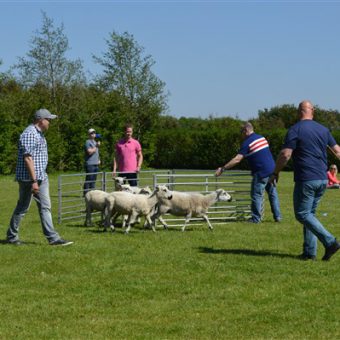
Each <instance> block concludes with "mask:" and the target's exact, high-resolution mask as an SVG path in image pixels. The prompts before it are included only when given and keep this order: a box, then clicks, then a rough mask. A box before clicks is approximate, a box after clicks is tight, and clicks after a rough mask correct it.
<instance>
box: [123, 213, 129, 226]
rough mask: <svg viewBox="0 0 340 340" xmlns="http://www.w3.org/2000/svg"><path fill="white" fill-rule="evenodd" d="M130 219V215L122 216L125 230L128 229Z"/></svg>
mask: <svg viewBox="0 0 340 340" xmlns="http://www.w3.org/2000/svg"><path fill="white" fill-rule="evenodd" d="M128 219H129V215H123V216H122V228H123V229H124V228H125V227H126V224H127V221H128Z"/></svg>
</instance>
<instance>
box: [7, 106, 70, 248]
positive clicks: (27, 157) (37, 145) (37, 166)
mask: <svg viewBox="0 0 340 340" xmlns="http://www.w3.org/2000/svg"><path fill="white" fill-rule="evenodd" d="M55 118H57V116H56V115H52V114H51V113H50V112H49V111H48V110H46V109H40V110H38V111H37V112H36V113H35V117H34V123H33V124H31V125H29V126H28V127H27V128H26V129H25V130H24V132H23V133H22V134H21V135H20V139H19V144H18V160H17V167H16V176H15V178H16V180H17V181H18V183H19V200H18V203H17V206H16V208H15V210H14V212H13V215H12V218H11V221H10V226H9V228H8V230H7V242H8V243H10V244H15V245H21V244H22V242H21V241H20V240H19V236H18V233H19V225H20V222H21V219H22V218H23V217H24V215H25V214H26V212H27V211H28V209H29V207H30V204H31V200H32V197H33V198H34V199H35V201H36V202H37V206H38V210H39V214H40V220H41V226H42V229H43V233H44V235H45V237H46V238H47V241H48V243H49V244H50V245H61V246H66V245H70V244H72V243H73V242H70V241H65V240H63V239H62V238H61V237H60V236H59V234H58V233H57V231H56V230H55V229H54V226H53V221H52V214H51V200H50V192H49V182H48V176H47V173H46V168H47V163H48V152H47V143H46V139H45V137H44V132H45V131H47V130H48V128H49V126H50V122H51V120H52V119H55Z"/></svg>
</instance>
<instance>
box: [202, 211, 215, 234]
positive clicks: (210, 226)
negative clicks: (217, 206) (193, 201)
mask: <svg viewBox="0 0 340 340" xmlns="http://www.w3.org/2000/svg"><path fill="white" fill-rule="evenodd" d="M202 217H203V218H204V219H205V221H206V222H207V223H208V226H209V229H210V230H213V229H214V228H213V226H212V225H211V223H210V221H209V218H208V216H207V215H206V214H203V215H202Z"/></svg>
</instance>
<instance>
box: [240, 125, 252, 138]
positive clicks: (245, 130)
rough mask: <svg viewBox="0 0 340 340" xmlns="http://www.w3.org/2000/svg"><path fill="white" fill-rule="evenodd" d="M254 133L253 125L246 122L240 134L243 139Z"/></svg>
mask: <svg viewBox="0 0 340 340" xmlns="http://www.w3.org/2000/svg"><path fill="white" fill-rule="evenodd" d="M253 132H254V127H253V124H252V123H250V122H246V123H244V124H243V125H242V128H241V133H242V136H243V137H244V138H246V137H248V136H250V135H251V134H252V133H253Z"/></svg>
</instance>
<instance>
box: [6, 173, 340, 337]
mask: <svg viewBox="0 0 340 340" xmlns="http://www.w3.org/2000/svg"><path fill="white" fill-rule="evenodd" d="M0 184H1V187H2V190H1V192H2V196H1V198H0V201H1V205H0V206H1V219H0V231H1V236H0V239H1V240H4V239H5V233H6V229H7V227H8V222H9V219H10V216H11V214H12V211H13V209H14V207H15V204H16V200H17V191H18V189H17V183H15V182H14V181H13V179H12V177H0ZM50 184H51V194H52V197H53V200H52V201H53V213H54V217H55V223H56V221H57V218H56V217H57V216H56V212H57V201H56V190H57V176H51V177H50ZM292 188H293V181H292V174H290V173H284V174H283V175H282V176H281V179H280V182H279V186H278V190H279V195H280V200H281V207H282V212H283V217H284V220H283V222H282V223H280V224H277V223H274V222H273V221H272V218H271V216H270V214H269V207H268V205H266V217H265V221H264V223H262V224H260V225H252V224H247V223H243V222H230V223H226V224H225V225H221V226H216V227H215V229H214V231H213V232H209V231H208V228H207V226H206V225H205V224H204V225H203V226H201V227H191V226H190V225H189V226H188V227H187V231H186V232H184V233H182V232H180V229H179V228H176V229H171V230H168V231H165V230H162V229H159V231H158V232H157V233H152V232H151V231H150V230H146V231H144V230H142V229H138V228H132V230H131V234H130V235H124V234H123V233H122V232H121V231H120V230H119V229H118V230H117V232H115V233H103V232H101V231H99V230H98V228H97V227H93V228H85V227H82V223H78V224H76V223H74V222H73V223H72V224H71V223H70V224H68V223H63V224H62V225H57V224H56V227H57V229H58V231H59V232H60V234H61V235H62V236H63V237H64V238H65V239H67V240H68V239H69V240H72V241H74V242H75V244H74V245H72V246H69V247H64V248H63V247H59V248H58V247H51V246H49V245H48V244H47V242H46V240H45V239H44V237H43V234H42V232H41V227H40V222H39V217H38V214H37V210H36V207H35V204H32V207H31V209H30V211H29V213H28V214H27V215H26V217H25V219H24V220H23V223H22V226H21V232H20V239H21V240H23V241H26V242H27V244H25V245H23V246H12V245H8V244H5V243H4V241H2V243H1V244H0V259H1V272H0V295H1V299H0V301H1V304H0V320H1V322H0V338H1V339H14V338H15V339H339V338H340V327H339V326H340V324H339V320H340V316H339V315H340V294H339V293H340V270H339V265H340V254H336V255H335V256H334V257H333V258H332V259H331V261H329V262H323V261H321V257H322V256H323V253H324V250H323V247H322V246H321V244H320V247H319V253H318V261H316V262H311V261H309V262H304V261H299V260H298V259H297V258H296V256H297V255H298V254H300V253H301V244H302V227H301V226H300V225H299V224H298V223H297V222H296V221H295V219H294V215H293V209H292ZM339 196H340V191H339V190H330V191H327V192H326V194H325V196H324V198H323V200H322V202H321V204H320V207H319V209H318V216H319V218H320V220H321V221H322V222H324V224H325V226H326V227H327V228H328V229H329V230H330V231H331V232H332V233H333V234H335V235H337V236H339V237H340V222H339V207H338V204H339ZM326 214H327V215H326Z"/></svg>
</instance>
